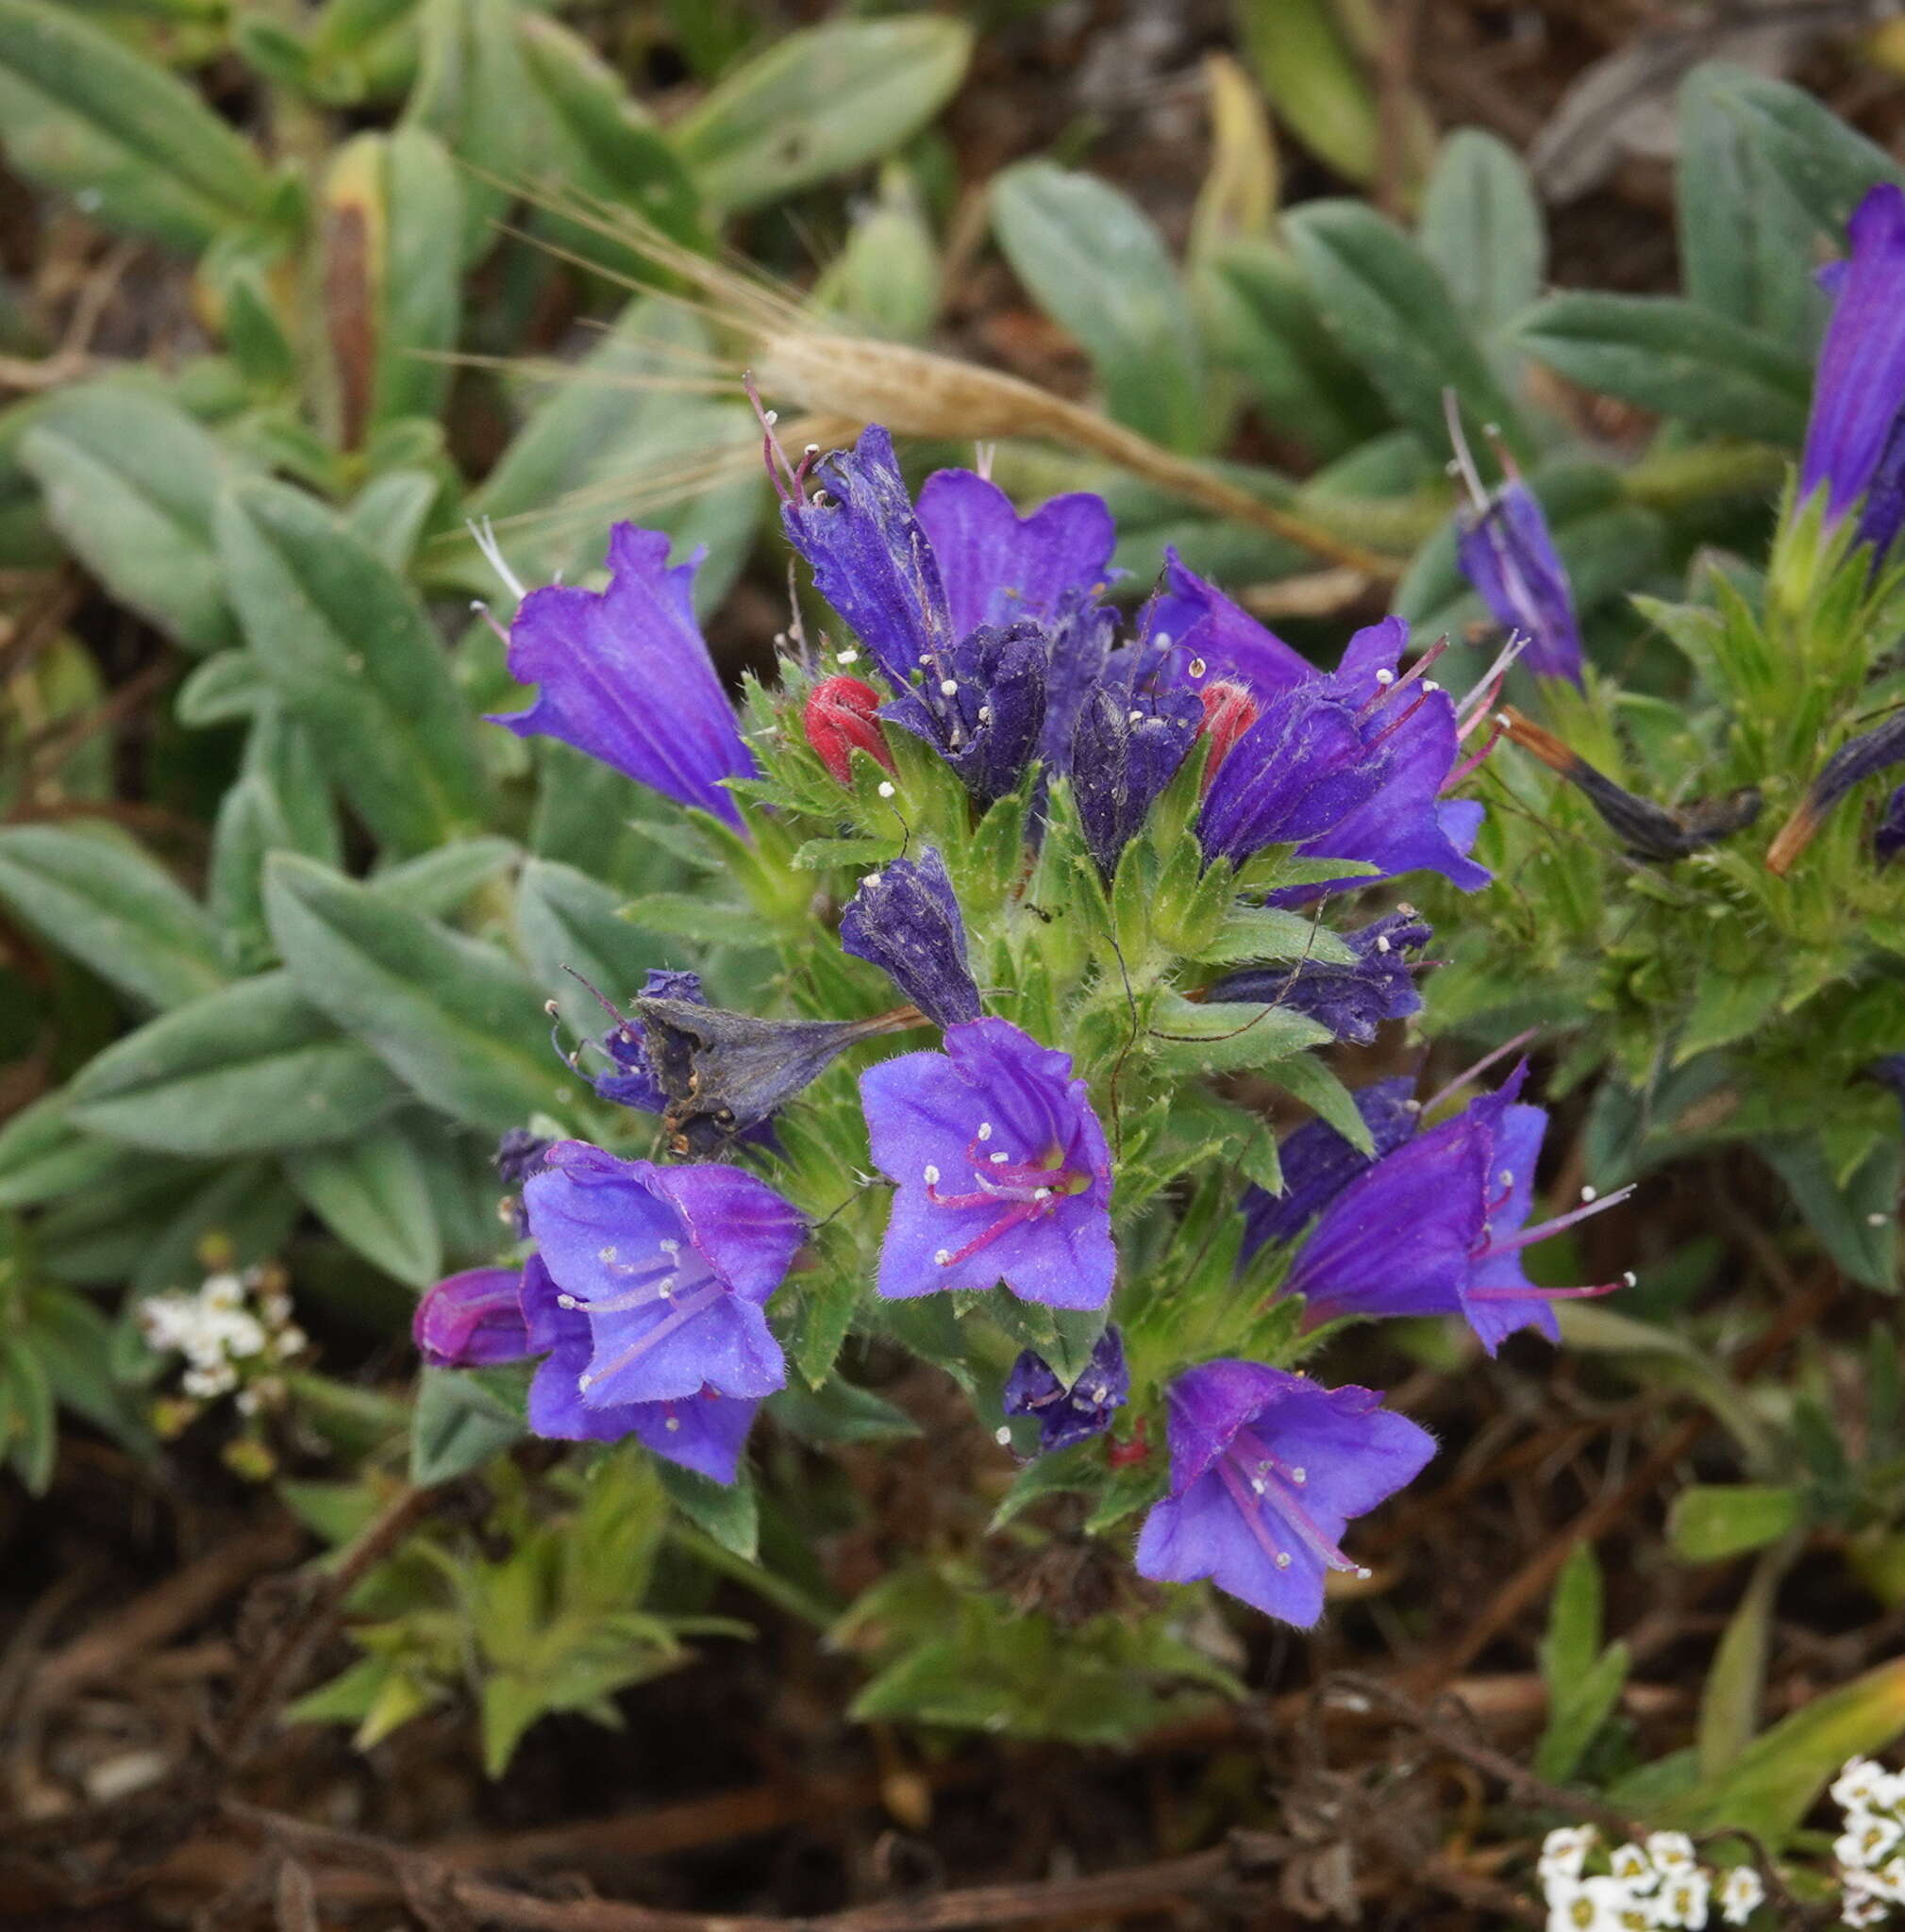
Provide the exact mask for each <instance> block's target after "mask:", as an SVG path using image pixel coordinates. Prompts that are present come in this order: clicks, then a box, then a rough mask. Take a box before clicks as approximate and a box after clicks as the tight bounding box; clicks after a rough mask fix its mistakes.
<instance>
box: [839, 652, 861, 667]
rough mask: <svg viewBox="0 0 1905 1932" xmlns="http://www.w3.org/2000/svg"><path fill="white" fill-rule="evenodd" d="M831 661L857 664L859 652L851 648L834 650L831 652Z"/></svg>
mask: <svg viewBox="0 0 1905 1932" xmlns="http://www.w3.org/2000/svg"><path fill="white" fill-rule="evenodd" d="M833 661H834V662H835V663H836V664H858V663H859V662H860V653H859V652H858V651H855V650H852V649H848V650H844V651H836V652H835V653H834V654H833Z"/></svg>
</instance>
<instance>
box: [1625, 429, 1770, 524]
mask: <svg viewBox="0 0 1905 1932" xmlns="http://www.w3.org/2000/svg"><path fill="white" fill-rule="evenodd" d="M1791 461H1792V457H1791V455H1790V453H1789V452H1787V451H1786V450H1783V449H1776V448H1775V447H1774V446H1773V445H1772V444H1771V443H1765V442H1710V443H1702V444H1700V445H1699V446H1698V447H1697V448H1694V449H1672V450H1657V451H1652V452H1650V453H1649V454H1648V455H1646V456H1645V457H1643V458H1641V460H1640V461H1639V462H1638V463H1636V464H1635V465H1634V467H1633V468H1632V469H1631V470H1629V472H1628V473H1627V475H1626V476H1625V477H1624V478H1623V479H1622V481H1623V484H1624V486H1625V488H1626V491H1627V494H1628V499H1629V502H1632V503H1637V504H1639V505H1640V506H1641V507H1642V508H1645V509H1658V510H1674V509H1679V508H1682V507H1683V506H1685V505H1687V504H1690V503H1699V502H1701V501H1703V500H1705V499H1706V498H1708V497H1713V496H1758V495H1762V494H1763V493H1765V492H1766V491H1776V490H1778V489H1779V487H1780V483H1781V482H1782V481H1783V480H1784V478H1785V475H1786V466H1787V464H1788V463H1790V462H1791Z"/></svg>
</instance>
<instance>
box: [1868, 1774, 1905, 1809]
mask: <svg viewBox="0 0 1905 1932" xmlns="http://www.w3.org/2000/svg"><path fill="white" fill-rule="evenodd" d="M1872 1808H1873V1810H1875V1811H1893V1812H1897V1811H1899V1810H1905V1771H1888V1772H1887V1773H1886V1774H1885V1775H1884V1776H1883V1777H1881V1778H1880V1779H1879V1781H1878V1784H1877V1785H1876V1787H1875V1788H1874V1790H1873V1792H1872Z"/></svg>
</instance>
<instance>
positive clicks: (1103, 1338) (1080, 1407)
mask: <svg viewBox="0 0 1905 1932" xmlns="http://www.w3.org/2000/svg"><path fill="white" fill-rule="evenodd" d="M1130 1394H1131V1372H1130V1370H1129V1369H1128V1367H1127V1366H1126V1363H1125V1340H1124V1337H1123V1336H1121V1335H1120V1334H1119V1333H1118V1331H1117V1329H1115V1328H1109V1327H1108V1328H1107V1329H1106V1330H1105V1332H1104V1333H1103V1334H1102V1335H1100V1336H1099V1337H1098V1339H1097V1341H1096V1342H1095V1344H1094V1346H1093V1349H1092V1358H1091V1360H1090V1361H1089V1362H1087V1363H1086V1364H1085V1367H1084V1369H1083V1370H1082V1371H1081V1372H1080V1374H1079V1375H1078V1380H1077V1381H1076V1382H1074V1383H1073V1384H1072V1385H1071V1387H1070V1388H1069V1389H1068V1388H1066V1386H1065V1385H1064V1383H1062V1382H1061V1381H1060V1380H1059V1378H1058V1375H1057V1374H1056V1373H1054V1371H1053V1369H1052V1366H1051V1364H1050V1363H1049V1362H1047V1361H1046V1360H1045V1358H1044V1357H1043V1356H1040V1355H1035V1354H1034V1353H1033V1352H1032V1351H1031V1350H1030V1349H1027V1350H1026V1351H1025V1353H1024V1354H1023V1355H1021V1356H1020V1357H1019V1358H1018V1360H1017V1361H1015V1362H1014V1363H1013V1364H1012V1372H1011V1374H1010V1375H1009V1376H1008V1377H1007V1378H1006V1389H1005V1412H1006V1413H1007V1414H1008V1415H1035V1416H1037V1417H1038V1419H1039V1448H1040V1449H1041V1450H1042V1451H1044V1453H1045V1454H1047V1455H1049V1454H1050V1453H1051V1451H1053V1450H1054V1449H1068V1448H1070V1447H1071V1445H1072V1444H1073V1443H1074V1442H1083V1441H1087V1440H1088V1439H1089V1438H1090V1437H1093V1436H1100V1435H1103V1434H1104V1432H1105V1431H1106V1430H1107V1429H1109V1428H1110V1427H1111V1418H1112V1416H1113V1415H1115V1414H1116V1413H1117V1411H1118V1410H1119V1409H1121V1408H1123V1407H1124V1406H1125V1404H1126V1403H1127V1402H1128V1400H1129V1399H1130Z"/></svg>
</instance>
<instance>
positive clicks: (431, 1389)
mask: <svg viewBox="0 0 1905 1932" xmlns="http://www.w3.org/2000/svg"><path fill="white" fill-rule="evenodd" d="M510 1386H511V1385H510V1381H509V1380H508V1379H507V1378H504V1377H500V1376H498V1375H496V1374H494V1373H493V1372H486V1371H483V1370H477V1369H426V1370H424V1372H423V1373H422V1374H420V1375H419V1376H418V1377H417V1407H416V1412H415V1414H414V1416H413V1417H412V1419H411V1423H410V1480H411V1481H412V1482H413V1483H417V1484H419V1485H422V1486H424V1487H428V1486H430V1485H432V1484H435V1483H447V1482H453V1481H455V1479H456V1478H457V1477H458V1476H460V1475H467V1474H469V1473H470V1472H471V1471H472V1470H473V1469H480V1468H481V1467H482V1466H483V1464H484V1463H486V1462H488V1461H489V1459H490V1458H491V1457H493V1456H499V1455H501V1454H502V1452H503V1451H504V1450H505V1449H508V1448H509V1447H510V1445H511V1444H513V1443H516V1442H520V1441H522V1440H523V1438H524V1437H525V1436H526V1435H527V1434H528V1432H529V1431H528V1424H527V1423H526V1421H525V1420H524V1417H523V1410H522V1406H521V1404H520V1402H518V1401H515V1400H512V1399H511V1398H510V1395H509V1394H508V1393H506V1392H504V1391H507V1390H508V1389H510Z"/></svg>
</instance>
